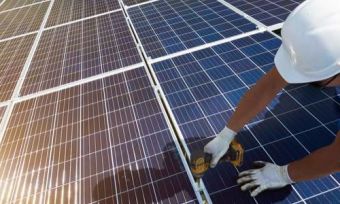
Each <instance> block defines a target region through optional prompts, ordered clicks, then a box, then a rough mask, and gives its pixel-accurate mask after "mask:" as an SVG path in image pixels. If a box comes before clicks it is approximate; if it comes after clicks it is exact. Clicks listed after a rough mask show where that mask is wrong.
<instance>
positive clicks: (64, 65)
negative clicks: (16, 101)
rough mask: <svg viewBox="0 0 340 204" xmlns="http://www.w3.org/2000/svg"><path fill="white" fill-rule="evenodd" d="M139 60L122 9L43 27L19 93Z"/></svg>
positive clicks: (24, 93)
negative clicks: (55, 26)
mask: <svg viewBox="0 0 340 204" xmlns="http://www.w3.org/2000/svg"><path fill="white" fill-rule="evenodd" d="M139 62H141V57H140V55H139V52H138V50H137V46H136V44H135V42H134V39H133V37H132V34H131V32H130V30H129V27H128V25H127V23H126V21H125V18H124V15H123V13H122V12H121V11H118V12H114V13H111V14H107V15H104V16H100V17H97V18H91V19H88V20H85V21H81V22H78V23H73V24H69V25H66V26H62V27H57V28H53V29H49V30H47V31H45V32H44V33H43V35H42V37H41V39H40V43H39V45H38V48H37V51H36V53H35V56H34V58H33V60H32V62H31V66H30V68H29V72H28V74H27V76H26V79H25V81H24V84H23V87H22V89H21V94H22V95H27V94H30V93H34V92H37V91H41V90H45V89H48V88H52V87H56V86H59V85H62V84H66V83H70V82H73V81H77V80H80V79H84V78H87V77H90V76H94V75H98V74H102V73H105V72H108V71H111V70H114V69H118V68H122V67H126V66H129V65H133V64H137V63H139Z"/></svg>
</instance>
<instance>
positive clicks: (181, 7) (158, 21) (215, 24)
mask: <svg viewBox="0 0 340 204" xmlns="http://www.w3.org/2000/svg"><path fill="white" fill-rule="evenodd" d="M128 13H129V15H130V18H131V20H132V23H133V25H134V27H135V29H136V31H137V34H138V36H139V38H140V40H141V42H142V45H143V47H144V49H145V51H146V53H147V55H148V56H151V57H152V58H156V57H160V56H164V55H166V54H170V53H174V52H177V51H181V50H185V49H186V48H191V47H195V46H198V45H202V44H204V43H207V42H212V41H216V40H220V39H223V38H226V37H230V36H233V35H237V34H241V33H244V32H247V31H251V30H254V29H255V27H256V26H255V25H254V24H252V23H250V22H249V21H248V20H246V19H245V18H243V17H242V16H240V15H238V14H236V13H235V12H233V11H232V10H230V9H228V8H227V7H225V6H224V5H222V4H221V3H219V2H217V1H177V0H170V1H156V2H153V3H148V4H145V5H141V6H138V7H134V8H131V9H129V10H128Z"/></svg>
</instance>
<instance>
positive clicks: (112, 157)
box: [0, 68, 195, 203]
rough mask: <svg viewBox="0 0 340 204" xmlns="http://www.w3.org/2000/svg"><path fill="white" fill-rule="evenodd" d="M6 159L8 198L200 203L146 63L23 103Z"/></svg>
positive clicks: (0, 176) (1, 175) (2, 175)
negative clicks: (149, 76)
mask: <svg viewBox="0 0 340 204" xmlns="http://www.w3.org/2000/svg"><path fill="white" fill-rule="evenodd" d="M0 164H1V165H0V166H1V168H0V189H2V190H1V191H0V201H1V202H2V203H9V202H27V203H35V202H37V201H41V202H42V203H49V202H53V203H89V202H96V201H99V202H102V203H116V202H119V203H137V202H142V203H151V202H154V203H156V202H161V201H163V202H169V203H184V202H195V194H194V192H193V189H192V186H191V184H190V182H189V179H188V177H187V173H186V172H185V170H184V168H183V165H182V164H181V161H180V159H179V158H177V150H176V148H175V145H174V143H173V140H172V137H171V133H170V131H169V128H168V126H167V122H166V120H165V118H164V115H163V114H162V112H161V109H160V106H159V103H158V101H157V99H156V97H155V95H154V91H153V88H152V87H151V86H150V83H149V80H148V77H147V75H146V72H145V71H144V68H138V69H135V70H132V71H128V72H124V73H122V74H117V75H114V76H111V77H107V78H104V79H99V80H96V81H93V82H90V83H86V84H83V85H79V86H76V87H72V88H69V89H66V90H62V91H59V92H55V93H52V94H49V95H44V96H41V97H38V98H34V99H31V100H28V101H23V102H21V103H18V104H16V105H15V107H14V110H13V113H12V115H11V118H10V121H9V125H8V127H7V130H6V133H5V136H4V139H3V142H2V144H1V147H0ZM3 167H6V168H3Z"/></svg>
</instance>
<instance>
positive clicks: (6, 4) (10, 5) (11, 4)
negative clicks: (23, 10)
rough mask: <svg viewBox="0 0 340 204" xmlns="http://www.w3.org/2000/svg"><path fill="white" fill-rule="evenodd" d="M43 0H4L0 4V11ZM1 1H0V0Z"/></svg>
mask: <svg viewBox="0 0 340 204" xmlns="http://www.w3.org/2000/svg"><path fill="white" fill-rule="evenodd" d="M42 1H44V0H20V1H5V2H4V3H3V4H2V5H1V6H0V12H1V11H6V10H9V9H14V8H17V7H21V6H26V5H30V4H34V3H39V2H42ZM0 3H1V1H0Z"/></svg>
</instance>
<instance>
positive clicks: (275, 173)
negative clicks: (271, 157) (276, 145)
mask: <svg viewBox="0 0 340 204" xmlns="http://www.w3.org/2000/svg"><path fill="white" fill-rule="evenodd" d="M254 164H255V165H258V166H259V165H260V166H262V168H258V169H251V170H247V171H243V172H241V173H240V174H239V179H238V180H237V183H238V184H241V190H243V191H246V190H251V189H252V190H251V193H250V195H251V196H253V197H254V196H257V195H258V194H259V193H261V192H262V191H264V190H267V189H277V188H282V187H284V186H286V185H288V184H291V183H294V182H293V181H292V180H291V179H290V177H289V175H288V165H285V166H278V165H276V164H272V163H268V162H263V161H256V162H254Z"/></svg>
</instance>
